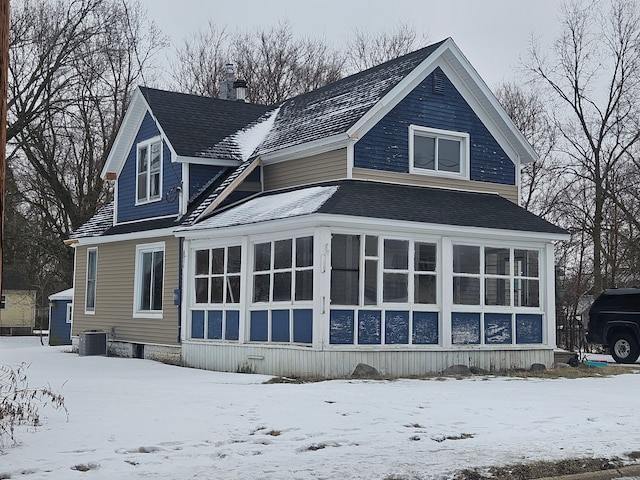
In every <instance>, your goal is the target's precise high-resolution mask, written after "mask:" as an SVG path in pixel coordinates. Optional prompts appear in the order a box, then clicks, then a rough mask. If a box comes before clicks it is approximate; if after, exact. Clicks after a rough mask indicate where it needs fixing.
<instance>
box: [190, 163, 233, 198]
mask: <svg viewBox="0 0 640 480" xmlns="http://www.w3.org/2000/svg"><path fill="white" fill-rule="evenodd" d="M223 170H225V167H217V166H214V165H198V164H197V163H191V164H189V195H190V196H191V197H194V196H195V195H197V194H198V193H200V191H201V190H202V187H204V186H205V185H206V184H207V183H209V181H210V180H211V179H212V178H214V177H216V176H218V175H219V174H220V172H221V171H223Z"/></svg>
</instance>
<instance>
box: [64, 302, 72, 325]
mask: <svg viewBox="0 0 640 480" xmlns="http://www.w3.org/2000/svg"><path fill="white" fill-rule="evenodd" d="M72 318H73V304H72V303H71V302H69V303H67V316H66V318H65V320H66V321H67V323H71V319H72Z"/></svg>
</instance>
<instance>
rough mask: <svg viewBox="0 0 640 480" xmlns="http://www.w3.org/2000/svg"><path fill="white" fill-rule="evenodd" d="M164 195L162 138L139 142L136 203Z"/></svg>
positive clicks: (150, 200)
mask: <svg viewBox="0 0 640 480" xmlns="http://www.w3.org/2000/svg"><path fill="white" fill-rule="evenodd" d="M161 197H162V140H161V139H160V138H156V139H151V140H148V141H146V142H142V143H139V144H138V155H137V161H136V203H147V202H153V201H157V200H160V198H161Z"/></svg>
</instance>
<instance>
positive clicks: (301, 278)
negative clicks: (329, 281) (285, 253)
mask: <svg viewBox="0 0 640 480" xmlns="http://www.w3.org/2000/svg"><path fill="white" fill-rule="evenodd" d="M296 300H313V270H300V271H298V272H296Z"/></svg>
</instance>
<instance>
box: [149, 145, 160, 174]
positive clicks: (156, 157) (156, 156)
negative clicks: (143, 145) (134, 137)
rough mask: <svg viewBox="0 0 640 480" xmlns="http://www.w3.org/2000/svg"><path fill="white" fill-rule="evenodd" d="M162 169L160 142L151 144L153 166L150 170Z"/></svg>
mask: <svg viewBox="0 0 640 480" xmlns="http://www.w3.org/2000/svg"><path fill="white" fill-rule="evenodd" d="M157 170H160V142H157V143H154V144H152V145H151V168H150V171H152V172H153V171H157Z"/></svg>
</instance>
